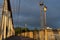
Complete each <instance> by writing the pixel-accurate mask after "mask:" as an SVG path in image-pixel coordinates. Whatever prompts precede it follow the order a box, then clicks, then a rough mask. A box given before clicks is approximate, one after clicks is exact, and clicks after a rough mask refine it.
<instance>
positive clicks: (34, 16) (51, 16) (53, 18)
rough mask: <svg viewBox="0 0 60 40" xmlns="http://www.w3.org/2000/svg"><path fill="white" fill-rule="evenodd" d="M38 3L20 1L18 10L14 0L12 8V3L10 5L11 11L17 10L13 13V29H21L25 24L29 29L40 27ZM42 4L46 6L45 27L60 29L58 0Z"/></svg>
mask: <svg viewBox="0 0 60 40" xmlns="http://www.w3.org/2000/svg"><path fill="white" fill-rule="evenodd" d="M11 2H12V1H11ZM39 2H40V0H21V2H20V9H19V7H18V6H19V5H18V1H17V0H15V3H14V6H13V3H12V4H11V5H12V6H13V7H12V9H15V8H16V7H17V8H18V9H19V10H15V11H13V21H14V25H15V27H16V26H22V27H23V26H24V25H25V24H27V26H28V28H30V29H33V28H34V27H37V28H39V27H40V6H39ZM2 3H3V1H2V0H0V4H2ZM16 3H17V5H16ZM44 3H45V5H46V6H47V12H46V14H47V26H49V27H52V28H60V0H44ZM17 8H16V9H17ZM18 11H19V12H18ZM0 13H1V12H0Z"/></svg>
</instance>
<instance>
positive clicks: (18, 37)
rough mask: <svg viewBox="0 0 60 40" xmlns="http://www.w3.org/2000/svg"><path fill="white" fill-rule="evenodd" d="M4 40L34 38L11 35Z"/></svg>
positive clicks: (29, 39)
mask: <svg viewBox="0 0 60 40" xmlns="http://www.w3.org/2000/svg"><path fill="white" fill-rule="evenodd" d="M5 40H34V39H33V38H26V37H23V36H11V37H9V38H6V39H5Z"/></svg>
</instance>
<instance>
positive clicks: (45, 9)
mask: <svg viewBox="0 0 60 40" xmlns="http://www.w3.org/2000/svg"><path fill="white" fill-rule="evenodd" d="M43 10H44V28H46V11H47V7H46V6H45V5H44V8H43Z"/></svg>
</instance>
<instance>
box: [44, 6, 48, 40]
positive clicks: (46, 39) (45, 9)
mask: <svg viewBox="0 0 60 40" xmlns="http://www.w3.org/2000/svg"><path fill="white" fill-rule="evenodd" d="M46 11H47V7H46V6H45V5H44V30H45V33H44V34H45V40H48V38H47V30H46V27H47V26H46Z"/></svg>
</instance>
